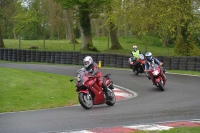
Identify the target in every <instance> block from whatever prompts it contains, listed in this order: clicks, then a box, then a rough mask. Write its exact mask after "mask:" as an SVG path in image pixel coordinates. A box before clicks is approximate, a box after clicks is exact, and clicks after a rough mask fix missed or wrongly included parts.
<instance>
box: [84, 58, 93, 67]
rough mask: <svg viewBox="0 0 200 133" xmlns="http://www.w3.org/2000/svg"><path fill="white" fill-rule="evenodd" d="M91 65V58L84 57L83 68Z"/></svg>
mask: <svg viewBox="0 0 200 133" xmlns="http://www.w3.org/2000/svg"><path fill="white" fill-rule="evenodd" d="M92 63H93V59H92V57H91V56H86V57H85V58H84V59H83V64H84V66H85V68H87V67H89V66H90V65H91V64H92Z"/></svg>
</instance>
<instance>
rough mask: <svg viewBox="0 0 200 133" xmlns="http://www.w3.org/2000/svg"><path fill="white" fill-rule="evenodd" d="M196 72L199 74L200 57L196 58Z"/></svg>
mask: <svg viewBox="0 0 200 133" xmlns="http://www.w3.org/2000/svg"><path fill="white" fill-rule="evenodd" d="M196 71H198V72H200V56H198V57H197V66H196Z"/></svg>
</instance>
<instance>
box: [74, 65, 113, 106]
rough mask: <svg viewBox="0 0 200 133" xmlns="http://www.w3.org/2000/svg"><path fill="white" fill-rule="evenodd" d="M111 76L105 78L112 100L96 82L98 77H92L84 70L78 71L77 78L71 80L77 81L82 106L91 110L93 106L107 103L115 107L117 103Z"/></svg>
mask: <svg viewBox="0 0 200 133" xmlns="http://www.w3.org/2000/svg"><path fill="white" fill-rule="evenodd" d="M110 75H111V74H107V75H105V76H103V77H104V80H105V83H106V85H107V88H108V93H110V96H111V98H109V99H108V98H107V97H106V95H105V92H104V90H103V88H100V87H99V86H98V84H97V82H96V80H97V77H95V76H91V74H90V73H88V72H87V71H86V70H85V69H84V68H82V69H79V70H78V71H77V77H76V78H73V79H70V82H72V81H73V80H74V79H76V83H75V86H76V88H77V89H76V91H77V93H78V100H79V102H80V104H81V106H82V107H83V108H85V109H91V108H92V107H93V105H100V104H104V103H106V104H107V105H108V106H113V105H114V104H115V102H116V97H115V94H114V91H113V89H114V87H113V81H111V79H110Z"/></svg>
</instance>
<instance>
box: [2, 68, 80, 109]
mask: <svg viewBox="0 0 200 133" xmlns="http://www.w3.org/2000/svg"><path fill="white" fill-rule="evenodd" d="M0 71H1V77H0V81H1V82H0V101H1V102H0V107H1V108H0V112H13V111H14V112H16V111H22V110H35V109H44V108H53V107H61V106H67V105H73V104H77V103H78V101H77V93H76V91H75V87H74V83H72V82H69V79H70V77H69V76H63V75H58V74H50V73H45V72H37V71H30V70H23V69H16V68H4V67H0Z"/></svg>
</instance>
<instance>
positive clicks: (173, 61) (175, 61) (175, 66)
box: [171, 56, 180, 70]
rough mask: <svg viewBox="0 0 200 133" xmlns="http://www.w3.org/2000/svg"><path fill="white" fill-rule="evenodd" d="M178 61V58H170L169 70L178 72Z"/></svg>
mask: <svg viewBox="0 0 200 133" xmlns="http://www.w3.org/2000/svg"><path fill="white" fill-rule="evenodd" d="M179 59H180V57H176V56H174V57H171V70H178V69H179Z"/></svg>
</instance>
